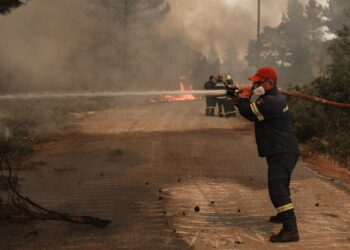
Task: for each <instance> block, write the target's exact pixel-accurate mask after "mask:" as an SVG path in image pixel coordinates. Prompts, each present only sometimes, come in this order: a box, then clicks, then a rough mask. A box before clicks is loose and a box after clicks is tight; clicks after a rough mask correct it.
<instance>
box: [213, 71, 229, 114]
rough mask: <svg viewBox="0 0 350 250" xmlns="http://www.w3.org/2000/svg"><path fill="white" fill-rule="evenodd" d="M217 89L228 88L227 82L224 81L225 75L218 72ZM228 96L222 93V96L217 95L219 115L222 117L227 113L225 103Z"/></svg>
mask: <svg viewBox="0 0 350 250" xmlns="http://www.w3.org/2000/svg"><path fill="white" fill-rule="evenodd" d="M215 89H216V90H223V89H225V90H226V86H225V83H224V77H223V75H221V74H218V76H217V78H216V84H215ZM226 98H227V97H226V95H220V96H217V97H216V99H217V103H218V107H219V116H220V117H224V116H225V114H226V111H227V110H226V105H225V102H226Z"/></svg>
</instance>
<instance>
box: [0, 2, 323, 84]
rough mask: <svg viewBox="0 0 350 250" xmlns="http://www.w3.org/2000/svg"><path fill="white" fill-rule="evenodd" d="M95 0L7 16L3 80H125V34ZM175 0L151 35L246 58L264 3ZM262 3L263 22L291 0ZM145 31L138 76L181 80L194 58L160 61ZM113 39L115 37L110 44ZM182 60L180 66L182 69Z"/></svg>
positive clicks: (138, 44) (38, 6)
mask: <svg viewBox="0 0 350 250" xmlns="http://www.w3.org/2000/svg"><path fill="white" fill-rule="evenodd" d="M94 1H95V2H96V1H97V0H94ZM94 1H93V0H59V1H57V0H31V1H29V2H28V4H26V5H25V6H24V7H20V8H18V9H16V10H14V11H13V12H12V13H11V14H10V15H6V16H0V29H1V35H0V53H1V57H0V83H1V84H2V85H4V84H5V85H6V84H8V85H11V87H12V89H13V90H16V86H17V85H18V86H21V87H18V88H19V89H21V88H23V86H24V87H25V86H27V88H25V89H31V90H36V89H40V87H41V86H45V87H46V89H50V90H55V89H62V88H65V89H69V88H72V86H73V84H72V83H74V84H75V85H74V86H75V87H76V86H77V85H78V86H79V84H81V85H83V84H84V83H85V82H88V83H91V84H94V85H95V86H102V83H104V82H112V83H113V82H116V83H120V82H125V79H124V78H122V77H121V75H122V74H123V72H122V69H118V68H117V67H114V64H115V63H116V62H117V61H118V60H120V55H119V54H118V53H115V48H116V47H115V44H117V43H118V42H120V39H118V38H120V37H121V36H122V35H121V34H122V33H121V32H119V31H118V27H115V28H114V29H113V31H112V32H111V30H109V29H108V23H107V22H108V18H106V14H105V13H104V12H103V10H102V9H101V8H100V7H99V6H97V5H95V4H93V2H94ZM305 1H306V0H305ZM305 1H304V2H305ZM319 1H321V0H319ZM168 2H169V4H170V5H171V11H170V13H169V14H168V16H167V17H166V18H165V19H163V20H162V21H161V22H160V23H158V24H157V25H155V28H156V29H154V30H155V31H154V30H152V32H154V33H152V34H151V35H150V37H153V38H154V37H156V38H157V39H158V40H161V39H171V38H176V39H178V40H181V43H183V44H185V45H186V46H189V47H190V48H191V49H193V50H194V51H196V52H198V53H200V54H202V55H204V56H206V55H207V54H208V52H209V50H210V49H211V48H212V47H215V48H216V49H217V51H218V53H219V56H220V58H221V59H222V58H224V55H225V51H226V49H227V48H228V47H234V48H235V49H236V50H237V51H238V52H239V55H240V56H241V57H243V56H244V53H245V50H246V46H247V43H248V40H249V39H254V37H255V35H256V12H257V10H256V8H257V7H256V2H257V1H256V0H244V1H239V0H168ZM261 2H262V26H265V25H272V26H273V25H278V23H279V22H280V20H281V18H282V15H283V13H284V12H285V11H286V6H287V0H278V1H277V0H262V1H261ZM322 2H324V1H322ZM119 28H120V27H119ZM143 32H145V31H144V30H143ZM109 33H113V34H109ZM137 33H138V32H135V34H136V35H135V36H133V37H131V39H132V40H133V41H134V44H135V45H134V47H135V51H137V53H138V55H137V56H138V58H140V60H143V62H141V63H139V64H138V65H136V66H135V67H138V68H140V70H142V78H139V79H134V80H136V81H137V82H143V83H144V82H146V81H148V82H150V81H152V80H153V81H154V79H155V78H157V76H156V77H155V76H154V74H153V75H149V76H147V72H162V76H161V78H162V81H164V82H165V81H167V73H168V72H171V73H172V74H173V76H172V78H171V79H169V81H175V80H176V79H175V75H180V74H181V73H182V72H175V71H177V70H178V71H180V70H181V69H182V68H181V65H182V64H186V63H187V65H186V67H187V69H190V67H191V65H190V63H189V62H191V60H189V59H188V58H181V56H180V55H181V53H178V57H177V58H175V59H172V65H173V66H172V68H171V69H169V67H167V65H166V64H167V62H161V61H157V60H156V55H152V50H157V49H158V48H156V47H152V46H148V45H147V46H148V47H143V46H145V44H147V43H145V42H143V41H142V40H141V39H138V37H137ZM105 40H110V42H109V43H106V42H103V41H105ZM113 43H114V44H113ZM180 47H181V46H180ZM167 50H169V48H167ZM163 54H164V53H163ZM145 59H147V60H145ZM174 60H176V61H177V63H178V64H179V67H174V64H175V63H176V62H174ZM193 62H195V60H193ZM154 65H156V66H154ZM155 67H157V69H155ZM123 84H124V83H122V84H120V85H123ZM124 85H125V84H124Z"/></svg>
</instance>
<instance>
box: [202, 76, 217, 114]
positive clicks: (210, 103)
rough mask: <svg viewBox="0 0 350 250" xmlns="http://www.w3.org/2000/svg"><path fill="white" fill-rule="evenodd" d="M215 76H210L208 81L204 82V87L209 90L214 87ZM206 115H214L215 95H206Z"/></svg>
mask: <svg viewBox="0 0 350 250" xmlns="http://www.w3.org/2000/svg"><path fill="white" fill-rule="evenodd" d="M215 84H216V82H215V76H210V77H209V81H207V82H206V83H205V84H204V89H206V90H211V89H215ZM205 99H206V109H205V115H206V116H214V112H215V106H216V97H215V96H206V98H205Z"/></svg>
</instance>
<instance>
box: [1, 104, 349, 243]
mask: <svg viewBox="0 0 350 250" xmlns="http://www.w3.org/2000/svg"><path fill="white" fill-rule="evenodd" d="M203 112H204V107H203V104H202V102H188V103H165V104H149V105H144V106H138V107H130V108H118V109H114V110H108V111H104V112H100V113H96V114H93V115H91V116H89V117H86V118H85V119H83V120H82V121H81V123H80V127H79V129H77V131H76V132H74V133H71V134H68V135H63V136H60V137H58V138H57V140H56V141H53V142H50V143H46V144H44V145H42V146H40V148H39V153H38V154H37V155H36V156H35V158H34V159H32V161H33V165H34V166H37V167H36V168H34V169H31V170H28V171H25V172H24V173H23V176H22V178H23V188H24V190H25V194H26V195H29V196H30V197H32V199H34V200H36V201H37V202H39V203H40V204H42V205H44V206H47V207H48V208H51V209H55V210H59V211H61V212H63V211H67V212H70V213H77V214H84V215H93V216H99V217H102V218H109V219H111V220H112V221H113V223H112V224H111V225H110V226H109V227H108V228H106V229H96V228H93V227H91V226H85V225H83V226H82V225H72V224H68V223H64V222H29V223H21V224H18V223H17V224H13V223H9V222H6V223H4V222H1V226H0V228H1V229H0V233H1V235H2V237H1V241H0V248H1V249H280V248H284V249H350V193H349V191H348V190H347V189H346V188H345V187H344V186H343V185H342V183H341V182H339V181H337V180H334V179H333V180H332V179H330V178H325V177H321V176H319V175H317V174H315V173H314V172H313V171H311V170H310V169H309V168H308V167H307V166H306V164H305V163H303V162H301V161H300V162H299V164H298V167H297V169H296V171H295V174H294V178H293V181H292V183H291V186H292V194H293V199H294V203H295V206H296V212H297V216H298V218H299V227H300V234H301V241H300V242H298V243H293V244H287V245H285V244H277V245H272V244H270V243H269V242H268V237H269V235H270V234H271V233H272V232H278V231H279V229H280V226H278V225H277V226H276V225H271V224H270V223H269V222H268V217H269V216H270V215H272V214H274V213H275V211H274V209H273V207H272V205H271V204H270V201H269V198H268V194H267V189H266V186H267V183H266V178H267V177H266V164H265V161H264V160H263V159H259V158H258V157H257V152H256V146H255V143H254V137H253V135H252V126H251V124H249V123H247V122H245V121H244V120H243V119H241V118H240V117H238V118H232V119H231V118H230V119H220V118H217V117H216V118H207V117H205V116H204V115H203ZM35 163H40V164H35ZM196 206H198V207H199V208H200V211H199V212H195V211H194V208H195V207H196Z"/></svg>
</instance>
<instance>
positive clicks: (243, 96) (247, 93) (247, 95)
mask: <svg viewBox="0 0 350 250" xmlns="http://www.w3.org/2000/svg"><path fill="white" fill-rule="evenodd" d="M251 96H252V90H251V89H249V88H244V89H242V90H241V93H240V95H239V98H241V99H250V98H251Z"/></svg>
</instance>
